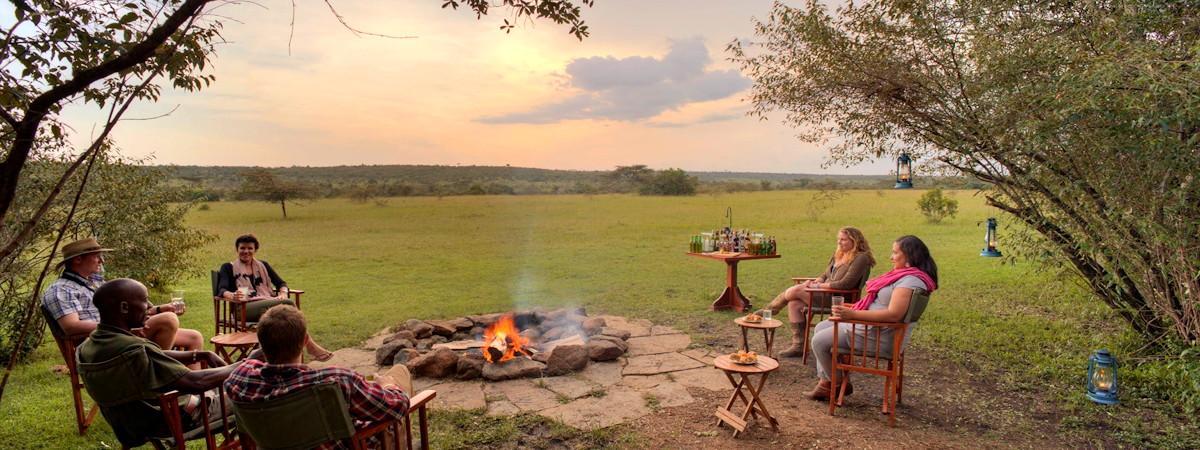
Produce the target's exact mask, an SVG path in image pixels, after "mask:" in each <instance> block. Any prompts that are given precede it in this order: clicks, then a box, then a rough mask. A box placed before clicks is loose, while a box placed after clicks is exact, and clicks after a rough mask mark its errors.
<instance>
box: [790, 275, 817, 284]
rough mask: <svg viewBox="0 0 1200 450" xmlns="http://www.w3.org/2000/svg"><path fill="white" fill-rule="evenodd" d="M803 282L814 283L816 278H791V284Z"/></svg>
mask: <svg viewBox="0 0 1200 450" xmlns="http://www.w3.org/2000/svg"><path fill="white" fill-rule="evenodd" d="M805 281H816V278H814V277H792V282H794V283H796V284H803V283H804V282H805Z"/></svg>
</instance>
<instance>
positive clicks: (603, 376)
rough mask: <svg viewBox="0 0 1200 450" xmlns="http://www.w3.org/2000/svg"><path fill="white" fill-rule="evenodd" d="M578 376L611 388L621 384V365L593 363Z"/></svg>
mask: <svg viewBox="0 0 1200 450" xmlns="http://www.w3.org/2000/svg"><path fill="white" fill-rule="evenodd" d="M717 372H719V371H717ZM718 375H720V374H718ZM579 376H580V377H582V378H583V379H585V380H588V381H591V382H592V383H596V384H598V385H601V386H612V385H614V384H617V383H620V382H621V363H620V362H618V361H612V362H594V363H591V364H588V366H587V368H585V369H583V370H582V371H580V372H579ZM726 386H728V385H726Z"/></svg>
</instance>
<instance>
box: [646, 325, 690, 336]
mask: <svg viewBox="0 0 1200 450" xmlns="http://www.w3.org/2000/svg"><path fill="white" fill-rule="evenodd" d="M681 333H683V332H682V331H679V330H676V329H675V328H674V327H668V326H666V325H654V326H652V327H650V335H652V336H659V335H665V334H681Z"/></svg>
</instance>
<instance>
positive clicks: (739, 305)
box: [688, 252, 780, 312]
mask: <svg viewBox="0 0 1200 450" xmlns="http://www.w3.org/2000/svg"><path fill="white" fill-rule="evenodd" d="M688 255H690V256H695V257H697V258H707V259H715V260H718V261H724V262H725V290H724V291H721V295H719V296H717V299H716V300H714V301H713V303H712V310H713V311H724V310H727V309H732V310H734V311H742V312H746V311H749V310H750V299H748V298H746V296H745V295H743V294H742V290H741V289H740V288H738V282H737V272H738V270H737V265H738V262H739V261H748V260H753V259H774V258H779V257H780V255H778V254H774V255H751V254H747V253H722V252H709V253H688Z"/></svg>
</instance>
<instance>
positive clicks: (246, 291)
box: [238, 286, 250, 300]
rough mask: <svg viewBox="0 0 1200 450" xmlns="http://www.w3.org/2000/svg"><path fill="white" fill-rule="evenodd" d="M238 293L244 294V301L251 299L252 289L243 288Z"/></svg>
mask: <svg viewBox="0 0 1200 450" xmlns="http://www.w3.org/2000/svg"><path fill="white" fill-rule="evenodd" d="M238 292H239V293H241V294H242V300H245V299H248V298H250V288H248V287H246V286H242V287H239V288H238Z"/></svg>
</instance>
